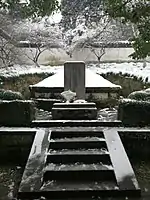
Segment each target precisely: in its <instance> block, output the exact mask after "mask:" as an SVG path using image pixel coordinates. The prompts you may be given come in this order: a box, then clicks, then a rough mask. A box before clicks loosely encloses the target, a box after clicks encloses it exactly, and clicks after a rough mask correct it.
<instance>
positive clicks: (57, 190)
mask: <svg viewBox="0 0 150 200" xmlns="http://www.w3.org/2000/svg"><path fill="white" fill-rule="evenodd" d="M56 121H57V120H56ZM107 125H108V123H107ZM140 194H141V191H140V188H139V186H138V182H137V180H136V177H135V174H134V172H133V169H132V167H131V164H130V162H129V160H128V157H127V155H126V152H125V150H124V147H123V145H122V142H121V140H120V137H119V135H118V133H117V131H116V129H114V128H111V127H102V126H101V127H97V128H96V127H86V125H85V126H84V127H83V126H73V127H63V126H61V127H56V126H55V127H54V126H53V127H51V128H45V129H39V131H38V132H37V134H36V136H35V139H34V143H33V146H32V149H31V153H30V155H29V159H28V162H27V165H26V167H25V171H24V174H23V177H22V181H21V184H20V188H19V193H18V199H37V198H41V197H43V198H46V199H74V198H82V199H83V198H89V199H93V198H99V197H100V198H101V197H139V196H140Z"/></svg>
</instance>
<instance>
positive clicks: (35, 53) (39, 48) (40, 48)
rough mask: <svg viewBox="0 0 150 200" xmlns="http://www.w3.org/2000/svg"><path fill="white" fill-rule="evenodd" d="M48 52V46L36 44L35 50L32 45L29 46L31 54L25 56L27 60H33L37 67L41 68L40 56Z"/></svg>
mask: <svg viewBox="0 0 150 200" xmlns="http://www.w3.org/2000/svg"><path fill="white" fill-rule="evenodd" d="M46 50H48V46H47V45H42V44H35V47H34V48H31V46H30V44H29V52H30V54H28V53H26V54H25V55H26V56H27V58H28V59H29V60H31V61H32V62H33V63H34V64H35V65H36V66H37V67H40V64H39V57H40V55H41V54H42V53H43V52H44V51H46Z"/></svg>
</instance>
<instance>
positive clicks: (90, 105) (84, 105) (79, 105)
mask: <svg viewBox="0 0 150 200" xmlns="http://www.w3.org/2000/svg"><path fill="white" fill-rule="evenodd" d="M72 107H73V108H96V104H95V103H93V102H86V103H54V105H53V108H72Z"/></svg>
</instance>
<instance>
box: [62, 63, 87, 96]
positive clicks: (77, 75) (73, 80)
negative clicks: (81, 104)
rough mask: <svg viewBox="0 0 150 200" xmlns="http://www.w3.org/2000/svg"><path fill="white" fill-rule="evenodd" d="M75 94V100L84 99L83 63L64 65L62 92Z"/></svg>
mask: <svg viewBox="0 0 150 200" xmlns="http://www.w3.org/2000/svg"><path fill="white" fill-rule="evenodd" d="M66 90H71V91H72V92H76V96H77V99H85V63H84V62H82V61H67V62H65V64H64V91H66Z"/></svg>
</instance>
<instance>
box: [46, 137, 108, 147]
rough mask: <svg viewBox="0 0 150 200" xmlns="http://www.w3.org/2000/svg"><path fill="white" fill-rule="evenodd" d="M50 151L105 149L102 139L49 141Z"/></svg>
mask: <svg viewBox="0 0 150 200" xmlns="http://www.w3.org/2000/svg"><path fill="white" fill-rule="evenodd" d="M49 148H50V149H93V148H94V149H101V148H107V146H106V142H105V140H104V139H101V138H100V139H99V140H95V141H92V140H91V141H86V140H85V141H84V140H77V139H76V140H66V141H65V139H64V140H51V142H50V145H49Z"/></svg>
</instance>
